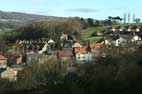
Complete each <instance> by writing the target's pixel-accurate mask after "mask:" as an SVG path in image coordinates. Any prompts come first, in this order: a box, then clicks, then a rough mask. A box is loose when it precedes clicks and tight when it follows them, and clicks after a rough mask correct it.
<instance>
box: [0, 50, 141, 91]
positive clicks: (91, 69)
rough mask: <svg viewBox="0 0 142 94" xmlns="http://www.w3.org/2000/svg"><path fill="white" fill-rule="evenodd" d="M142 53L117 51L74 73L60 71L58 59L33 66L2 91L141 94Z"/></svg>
mask: <svg viewBox="0 0 142 94" xmlns="http://www.w3.org/2000/svg"><path fill="white" fill-rule="evenodd" d="M121 50H122V49H121ZM114 52H115V55H113V54H114ZM121 52H123V51H121ZM141 52H142V50H141V49H138V50H137V51H135V52H129V51H126V50H125V53H124V52H123V53H117V52H116V51H113V52H112V53H113V54H109V55H108V56H106V57H105V58H98V59H97V61H96V62H95V63H91V62H88V63H84V64H75V65H74V67H75V68H76V70H75V71H72V72H67V69H66V67H62V68H63V69H62V70H60V68H59V64H58V63H57V61H56V60H55V59H53V60H51V61H50V62H45V63H43V64H41V65H38V63H35V62H33V63H32V65H31V66H30V65H29V66H27V68H25V69H24V70H23V71H22V72H21V73H20V74H19V80H18V81H17V82H14V83H11V84H8V83H7V84H4V82H0V83H3V84H1V86H0V88H5V89H7V90H6V93H8V94H140V93H142V80H141V79H142V59H141V57H142V55H141ZM66 63H67V62H66ZM1 91H2V90H1ZM3 91H4V89H3ZM12 92H13V93H12ZM25 92H26V93H25ZM4 93H5V92H4Z"/></svg>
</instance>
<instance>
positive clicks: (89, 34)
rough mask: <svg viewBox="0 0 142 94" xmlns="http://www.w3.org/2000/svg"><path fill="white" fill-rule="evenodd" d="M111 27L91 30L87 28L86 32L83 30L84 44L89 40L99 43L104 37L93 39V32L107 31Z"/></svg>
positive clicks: (92, 28) (91, 28)
mask: <svg viewBox="0 0 142 94" xmlns="http://www.w3.org/2000/svg"><path fill="white" fill-rule="evenodd" d="M109 27H110V26H102V27H90V28H87V29H85V30H82V31H81V37H82V40H81V41H82V42H83V43H85V42H87V41H88V40H91V41H92V42H96V41H98V40H99V39H101V38H102V37H101V36H97V37H91V34H92V33H93V32H97V33H98V32H101V31H103V30H106V29H107V28H109Z"/></svg>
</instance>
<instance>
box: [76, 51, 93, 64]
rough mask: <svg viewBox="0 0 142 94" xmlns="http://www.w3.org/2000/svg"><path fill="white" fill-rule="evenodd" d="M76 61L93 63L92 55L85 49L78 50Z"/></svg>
mask: <svg viewBox="0 0 142 94" xmlns="http://www.w3.org/2000/svg"><path fill="white" fill-rule="evenodd" d="M76 60H77V61H84V62H85V61H92V54H91V53H90V52H88V51H87V50H86V49H85V48H80V49H78V52H76Z"/></svg>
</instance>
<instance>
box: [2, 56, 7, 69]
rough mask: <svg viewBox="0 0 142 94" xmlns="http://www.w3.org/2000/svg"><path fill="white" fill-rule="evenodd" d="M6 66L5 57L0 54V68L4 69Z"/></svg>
mask: <svg viewBox="0 0 142 94" xmlns="http://www.w3.org/2000/svg"><path fill="white" fill-rule="evenodd" d="M6 67H7V58H6V57H5V56H3V55H0V69H1V68H2V69H5V68H6Z"/></svg>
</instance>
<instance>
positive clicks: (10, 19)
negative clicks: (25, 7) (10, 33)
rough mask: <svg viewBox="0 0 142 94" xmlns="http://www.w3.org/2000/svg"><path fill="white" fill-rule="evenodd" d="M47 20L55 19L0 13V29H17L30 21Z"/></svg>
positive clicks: (15, 13) (16, 13)
mask: <svg viewBox="0 0 142 94" xmlns="http://www.w3.org/2000/svg"><path fill="white" fill-rule="evenodd" d="M48 18H55V17H53V16H43V15H34V14H26V13H19V12H5V11H0V28H15V27H17V25H19V24H22V23H25V22H27V21H30V20H35V19H48Z"/></svg>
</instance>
